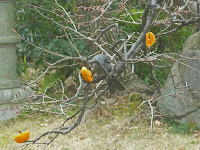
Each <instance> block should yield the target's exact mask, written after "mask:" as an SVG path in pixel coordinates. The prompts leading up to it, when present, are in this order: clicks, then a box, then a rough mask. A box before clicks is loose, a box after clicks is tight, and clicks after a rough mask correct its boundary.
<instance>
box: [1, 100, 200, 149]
mask: <svg viewBox="0 0 200 150" xmlns="http://www.w3.org/2000/svg"><path fill="white" fill-rule="evenodd" d="M123 105H124V104H123ZM119 108H121V107H119ZM120 110H121V109H118V107H116V106H115V107H114V106H113V107H112V108H109V109H108V108H105V109H103V110H102V112H103V113H102V114H101V115H100V114H99V113H98V112H95V113H94V114H93V115H92V117H90V119H89V120H88V121H87V122H86V123H84V124H81V125H80V126H79V127H78V128H76V129H75V130H73V131H72V132H71V133H70V134H68V135H60V136H59V137H58V138H57V139H56V141H55V142H53V143H51V144H50V145H48V146H44V145H30V146H29V147H28V148H27V149H28V150H42V149H45V150H199V149H200V139H199V138H194V137H193V135H192V134H169V133H168V127H167V126H166V125H161V126H154V128H153V132H152V134H151V136H150V137H149V125H148V124H146V123H144V122H140V123H132V124H130V123H129V120H130V114H129V112H128V108H126V111H125V113H122V111H120ZM117 112H118V113H117ZM113 114H114V115H113ZM60 123H62V118H56V117H54V116H50V115H45V116H39V117H33V116H32V117H31V118H30V117H18V118H16V119H12V120H10V121H6V122H4V123H1V124H0V129H1V132H0V149H1V150H12V149H16V150H21V149H22V148H23V146H21V145H23V144H17V143H15V142H14V140H13V139H14V136H15V135H17V134H18V130H21V131H26V130H30V133H31V135H30V138H35V137H36V136H38V135H39V134H41V133H42V132H44V131H46V130H48V129H53V128H55V127H56V126H58V125H59V124H60ZM49 138H51V137H49Z"/></svg>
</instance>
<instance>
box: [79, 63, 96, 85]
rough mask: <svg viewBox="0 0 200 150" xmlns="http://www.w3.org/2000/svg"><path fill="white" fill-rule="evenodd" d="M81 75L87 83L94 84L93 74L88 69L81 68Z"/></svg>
mask: <svg viewBox="0 0 200 150" xmlns="http://www.w3.org/2000/svg"><path fill="white" fill-rule="evenodd" d="M81 75H82V76H83V79H84V80H85V81H87V82H92V80H93V77H92V72H91V71H90V70H88V69H87V68H86V67H84V66H83V67H82V68H81Z"/></svg>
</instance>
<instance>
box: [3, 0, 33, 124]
mask: <svg viewBox="0 0 200 150" xmlns="http://www.w3.org/2000/svg"><path fill="white" fill-rule="evenodd" d="M14 27H15V14H14V0H0V121H3V120H7V119H9V118H12V117H14V116H15V113H16V111H18V110H17V109H14V110H13V109H12V110H11V109H7V110H4V108H6V107H7V108H9V106H10V104H11V103H12V102H14V101H16V102H17V101H18V100H20V99H23V98H25V97H28V96H29V95H30V93H29V92H27V91H25V90H24V89H23V88H21V87H22V86H21V85H20V81H19V79H18V78H17V70H16V66H17V59H16V43H17V42H18V41H19V38H18V37H17V36H16V34H15V33H14V32H13V31H12V29H14ZM8 104H9V106H8ZM15 108H16V107H15Z"/></svg>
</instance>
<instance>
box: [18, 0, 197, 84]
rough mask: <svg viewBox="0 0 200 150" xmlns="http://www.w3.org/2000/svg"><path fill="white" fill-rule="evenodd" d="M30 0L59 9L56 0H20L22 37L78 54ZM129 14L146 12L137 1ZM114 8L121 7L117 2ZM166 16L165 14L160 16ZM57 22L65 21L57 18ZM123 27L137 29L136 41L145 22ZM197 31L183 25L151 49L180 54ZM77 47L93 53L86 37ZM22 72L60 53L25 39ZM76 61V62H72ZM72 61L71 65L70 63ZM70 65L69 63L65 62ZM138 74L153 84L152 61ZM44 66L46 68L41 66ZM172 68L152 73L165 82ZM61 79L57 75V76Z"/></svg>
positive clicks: (69, 4) (71, 4) (68, 4)
mask: <svg viewBox="0 0 200 150" xmlns="http://www.w3.org/2000/svg"><path fill="white" fill-rule="evenodd" d="M28 3H31V4H33V5H37V6H42V7H43V8H46V9H48V10H55V9H57V7H56V5H55V3H54V1H47V0H45V1H42V2H41V1H40V0H32V1H28V0H23V1H22V0H16V1H15V4H16V21H17V23H16V29H17V32H18V33H20V34H21V35H22V37H24V38H26V40H28V41H31V42H33V43H34V44H35V45H37V46H39V47H41V48H46V49H48V50H50V51H53V52H57V53H59V54H63V55H68V56H76V53H75V52H74V50H72V47H71V45H70V43H69V41H68V40H66V39H60V38H57V36H61V35H63V34H64V33H63V30H62V29H60V27H58V26H56V25H55V24H54V23H53V22H52V21H49V20H47V19H45V18H44V17H42V16H41V15H40V14H39V13H37V12H36V11H35V9H34V8H33V7H31V6H30V5H29V4H28ZM60 3H61V4H62V5H63V6H64V7H65V8H66V9H67V11H71V13H72V14H73V13H75V12H76V8H77V5H80V4H76V1H72V0H64V1H60ZM137 3H138V1H135V3H134V5H136V4H137ZM128 6H130V7H129V10H128V11H129V13H131V14H133V15H132V17H133V18H134V19H140V18H142V15H143V13H138V14H136V15H135V14H134V12H137V11H142V10H141V8H140V10H139V9H137V8H135V7H134V6H133V4H131V3H130V4H128ZM112 7H113V9H114V8H115V7H117V6H115V5H113V6H112ZM43 13H44V14H45V15H47V16H50V17H51V15H52V14H51V13H48V12H45V11H44V12H43ZM124 13H125V12H118V13H115V14H114V15H115V16H117V17H118V18H119V19H120V17H121V15H124ZM160 17H161V18H162V15H161V16H160ZM130 20H131V18H130V17H127V18H126V21H130ZM57 21H58V22H59V21H60V22H61V21H62V20H59V18H57ZM119 28H120V29H122V30H123V31H125V32H129V33H130V32H133V31H135V32H136V34H135V35H134V37H133V39H132V42H134V41H135V39H137V36H138V35H137V33H139V32H140V31H141V25H134V24H125V23H119ZM163 29H164V26H152V28H151V31H152V32H154V33H155V34H157V33H159V32H160V31H161V30H163ZM192 32H193V26H188V27H185V28H183V29H182V30H180V31H178V32H176V33H174V34H172V35H167V36H163V37H161V38H159V39H157V42H156V44H155V45H154V46H153V48H152V49H151V50H154V51H155V52H157V53H174V52H176V53H180V52H181V49H182V45H183V43H184V41H185V40H186V38H187V37H188V36H189V35H190V34H191V33H192ZM122 36H123V34H122ZM74 43H75V45H76V47H77V49H78V50H79V52H80V53H81V54H83V55H88V54H90V53H91V52H92V49H90V46H88V43H87V42H86V41H85V40H77V41H74ZM17 54H18V64H19V65H18V73H19V75H21V74H22V73H23V72H26V69H27V67H30V66H31V67H34V68H40V67H41V66H43V65H44V64H43V63H44V62H43V60H48V61H49V62H54V61H56V60H58V59H59V58H58V57H57V56H52V55H49V54H46V53H45V52H43V51H41V50H39V49H37V48H35V47H33V46H31V45H30V44H28V43H27V42H24V41H21V42H20V43H19V44H18V51H17ZM70 63H72V62H70ZM70 63H69V64H70ZM157 63H159V64H163V65H164V64H166V63H167V62H166V61H165V60H161V61H159V62H157ZM65 65H68V64H65ZM135 68H136V69H135V73H136V74H137V75H138V76H139V77H141V78H142V79H143V80H144V82H145V83H146V84H150V85H152V84H153V80H152V77H151V69H150V66H149V64H145V63H137V64H136V67H135ZM40 69H44V68H40ZM74 70H76V66H75V67H73V68H72V69H71V72H70V73H69V72H68V75H67V76H69V74H71V73H73V71H74ZM169 70H170V68H165V69H154V70H153V71H152V73H153V74H154V75H155V76H156V77H157V78H158V80H159V81H160V82H161V83H162V84H164V83H165V80H166V78H167V75H168V73H169ZM62 72H63V73H64V74H66V69H62ZM56 78H57V77H56Z"/></svg>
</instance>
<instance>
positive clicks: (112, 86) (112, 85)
mask: <svg viewBox="0 0 200 150" xmlns="http://www.w3.org/2000/svg"><path fill="white" fill-rule="evenodd" d="M107 83H108V89H109V92H110V94H114V93H115V92H116V90H119V91H124V90H125V87H124V86H123V84H122V83H121V82H120V81H119V80H118V78H117V77H113V78H112V80H108V81H107Z"/></svg>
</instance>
